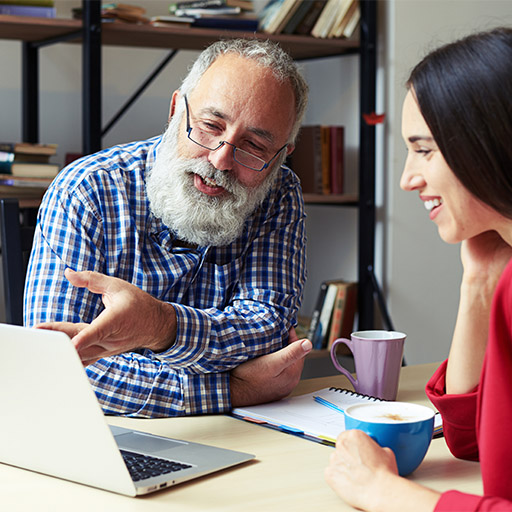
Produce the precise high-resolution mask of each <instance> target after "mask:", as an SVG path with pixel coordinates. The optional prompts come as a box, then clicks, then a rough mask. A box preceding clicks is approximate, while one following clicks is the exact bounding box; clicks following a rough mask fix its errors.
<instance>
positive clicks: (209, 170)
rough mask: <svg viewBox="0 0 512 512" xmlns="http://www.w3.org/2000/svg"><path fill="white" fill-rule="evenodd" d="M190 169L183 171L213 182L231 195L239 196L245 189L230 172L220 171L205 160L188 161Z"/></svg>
mask: <svg viewBox="0 0 512 512" xmlns="http://www.w3.org/2000/svg"><path fill="white" fill-rule="evenodd" d="M189 163H190V167H189V168H188V169H187V170H186V171H185V172H186V173H187V174H189V175H191V176H192V175H194V174H197V175H198V176H200V177H201V178H203V179H204V178H206V179H209V180H212V181H214V182H215V183H216V184H217V185H219V186H220V187H222V188H223V189H224V190H226V191H227V192H229V193H231V194H235V195H236V194H239V193H240V191H241V190H246V187H245V186H244V185H242V183H240V181H238V179H237V178H236V176H234V174H233V173H232V172H231V171H220V170H219V169H217V168H216V167H214V166H213V165H212V164H211V163H210V162H208V161H207V160H205V159H200V160H190V161H189Z"/></svg>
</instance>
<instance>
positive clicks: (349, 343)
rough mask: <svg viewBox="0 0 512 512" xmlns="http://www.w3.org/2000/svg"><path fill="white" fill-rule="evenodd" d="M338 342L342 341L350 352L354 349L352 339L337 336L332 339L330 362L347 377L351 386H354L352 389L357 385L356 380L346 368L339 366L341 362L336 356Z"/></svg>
mask: <svg viewBox="0 0 512 512" xmlns="http://www.w3.org/2000/svg"><path fill="white" fill-rule="evenodd" d="M340 343H344V344H345V345H347V347H348V348H349V350H350V352H352V354H353V353H354V351H353V350H352V341H351V340H349V339H347V338H338V339H337V340H334V341H333V344H332V347H331V359H332V363H333V364H334V366H335V368H336V370H338V371H339V372H341V373H343V375H345V377H347V379H348V380H349V381H350V383H351V384H352V386H354V389H355V388H356V386H357V380H356V379H354V377H352V374H351V373H350V372H349V371H348V370H347V369H346V368H344V367H343V366H341V364H340V363H339V361H338V358H337V357H336V349H337V347H338V345H339V344H340Z"/></svg>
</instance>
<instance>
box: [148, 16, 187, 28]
mask: <svg viewBox="0 0 512 512" xmlns="http://www.w3.org/2000/svg"><path fill="white" fill-rule="evenodd" d="M194 21H196V19H195V18H192V17H191V16H174V15H172V14H164V15H160V16H152V17H151V18H150V19H149V23H150V24H151V25H152V26H153V27H172V26H181V27H188V26H190V25H192V23H194Z"/></svg>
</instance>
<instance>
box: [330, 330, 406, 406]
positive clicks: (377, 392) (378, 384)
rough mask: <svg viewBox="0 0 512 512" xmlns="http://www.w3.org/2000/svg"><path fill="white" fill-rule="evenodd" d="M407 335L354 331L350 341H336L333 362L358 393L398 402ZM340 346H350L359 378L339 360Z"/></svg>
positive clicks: (332, 348) (388, 332)
mask: <svg viewBox="0 0 512 512" xmlns="http://www.w3.org/2000/svg"><path fill="white" fill-rule="evenodd" d="M406 336H407V335H406V334H404V333H403V332H395V331H359V332H353V333H352V334H351V335H350V338H351V339H350V340H349V339H346V338H338V339H337V340H335V341H334V343H333V344H332V347H331V359H332V362H333V363H334V366H335V367H336V369H337V370H338V371H340V372H341V373H343V374H344V375H345V376H346V377H347V378H348V380H349V381H350V382H351V384H352V385H353V386H354V390H355V391H356V392H357V393H361V394H363V395H370V396H374V397H377V398H382V399H383V400H396V395H397V393H398V380H399V377H400V369H401V367H402V358H403V354H404V341H405V338H406ZM340 343H343V344H345V345H347V347H348V348H349V349H350V351H351V352H352V354H353V356H354V365H355V370H356V371H355V373H356V378H354V377H353V376H352V375H351V374H350V372H349V371H348V370H347V369H346V368H344V367H343V366H342V365H341V364H340V363H339V361H338V358H337V357H336V349H337V347H338V345H339V344H340Z"/></svg>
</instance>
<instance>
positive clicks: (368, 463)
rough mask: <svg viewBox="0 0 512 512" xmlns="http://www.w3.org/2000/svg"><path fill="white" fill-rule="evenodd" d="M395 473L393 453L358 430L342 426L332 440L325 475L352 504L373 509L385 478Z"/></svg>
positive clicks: (384, 485) (339, 493)
mask: <svg viewBox="0 0 512 512" xmlns="http://www.w3.org/2000/svg"><path fill="white" fill-rule="evenodd" d="M393 477H396V478H399V477H398V470H397V467H396V461H395V455H394V454H393V452H392V451H391V450H390V449H389V448H381V447H380V446H379V445H378V444H377V443H376V442H375V441H374V440H373V439H371V438H370V437H369V436H368V435H366V434H365V433H364V432H362V431H360V430H346V431H345V432H342V433H341V434H340V435H339V436H338V439H337V441H336V450H335V452H334V453H333V454H332V455H331V458H330V460H329V466H328V467H327V469H326V470H325V479H326V480H327V483H328V484H329V485H330V486H331V487H332V488H333V489H334V491H335V492H336V494H338V496H340V498H342V499H343V500H344V501H346V502H347V503H348V504H350V505H352V506H353V507H356V508H360V509H362V510H376V509H377V501H379V500H380V497H381V496H383V495H384V494H385V487H386V485H388V481H389V480H391V481H392V480H393Z"/></svg>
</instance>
